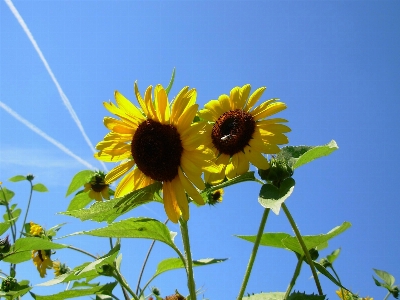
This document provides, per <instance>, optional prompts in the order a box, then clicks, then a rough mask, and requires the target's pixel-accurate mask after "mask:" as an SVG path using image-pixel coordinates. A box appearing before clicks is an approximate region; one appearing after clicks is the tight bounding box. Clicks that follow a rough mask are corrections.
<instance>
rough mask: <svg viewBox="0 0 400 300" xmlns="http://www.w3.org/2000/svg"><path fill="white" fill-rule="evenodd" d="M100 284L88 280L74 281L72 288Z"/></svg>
mask: <svg viewBox="0 0 400 300" xmlns="http://www.w3.org/2000/svg"><path fill="white" fill-rule="evenodd" d="M99 285H100V283H89V282H87V281H74V283H73V284H72V289H73V288H80V287H95V286H99Z"/></svg>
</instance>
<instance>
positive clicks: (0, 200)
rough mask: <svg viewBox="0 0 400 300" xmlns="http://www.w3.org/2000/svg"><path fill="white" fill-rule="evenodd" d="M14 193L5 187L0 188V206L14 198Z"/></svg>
mask: <svg viewBox="0 0 400 300" xmlns="http://www.w3.org/2000/svg"><path fill="white" fill-rule="evenodd" d="M14 195H15V193H14V192H13V191H11V190H9V189H7V188H6V187H2V188H1V190H0V204H3V205H4V203H5V202H7V203H9V202H10V201H11V199H12V198H13V197H14Z"/></svg>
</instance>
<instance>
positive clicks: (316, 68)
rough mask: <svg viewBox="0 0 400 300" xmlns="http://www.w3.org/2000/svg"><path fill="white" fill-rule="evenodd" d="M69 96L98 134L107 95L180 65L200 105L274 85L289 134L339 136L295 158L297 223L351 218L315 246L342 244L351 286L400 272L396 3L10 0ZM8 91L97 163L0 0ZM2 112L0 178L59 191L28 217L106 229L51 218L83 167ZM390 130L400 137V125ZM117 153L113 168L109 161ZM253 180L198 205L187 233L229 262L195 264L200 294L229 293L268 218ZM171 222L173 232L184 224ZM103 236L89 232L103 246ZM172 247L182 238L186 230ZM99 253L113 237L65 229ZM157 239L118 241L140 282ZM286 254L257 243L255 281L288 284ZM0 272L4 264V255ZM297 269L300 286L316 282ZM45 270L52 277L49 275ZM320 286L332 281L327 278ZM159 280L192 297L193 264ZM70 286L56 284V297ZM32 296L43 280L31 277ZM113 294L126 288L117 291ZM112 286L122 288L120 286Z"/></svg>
mask: <svg viewBox="0 0 400 300" xmlns="http://www.w3.org/2000/svg"><path fill="white" fill-rule="evenodd" d="M13 3H14V5H15V7H16V9H17V10H18V12H19V14H20V15H21V16H22V18H23V20H24V21H25V23H26V25H27V26H28V28H29V30H30V32H31V33H32V35H33V37H34V38H35V40H36V42H37V44H38V46H39V47H40V49H41V51H42V53H43V55H44V57H45V59H46V60H47V62H48V64H49V66H50V68H51V70H52V72H53V74H54V76H55V78H56V80H57V81H58V83H59V85H60V87H61V88H62V91H63V92H64V93H65V95H66V97H67V98H68V99H69V101H70V103H71V105H72V107H73V109H74V111H75V112H76V115H77V116H78V118H79V120H80V122H81V124H82V127H83V128H84V130H85V132H86V134H87V136H88V137H89V139H90V140H91V142H92V143H93V144H96V143H97V142H99V141H100V140H101V139H102V138H103V136H104V135H105V134H106V133H107V129H106V128H105V127H104V126H103V124H102V119H103V117H104V116H109V113H108V112H107V111H106V110H105V109H104V107H103V105H102V102H103V101H107V100H109V99H112V98H113V92H114V90H119V91H120V92H121V93H122V94H124V95H125V96H126V97H127V98H129V99H131V100H132V101H133V102H134V100H135V98H134V94H133V83H134V81H135V80H137V81H138V84H139V88H140V90H141V91H142V92H144V90H145V88H146V87H147V86H148V85H156V84H158V83H161V84H164V85H167V83H168V81H169V78H170V75H171V71H172V69H173V68H174V67H175V68H176V72H177V74H176V80H175V84H174V87H173V89H172V91H171V94H170V95H174V94H176V93H177V92H178V91H179V90H180V89H181V88H182V87H184V86H186V85H188V86H190V87H194V88H196V89H197V92H198V97H197V99H198V100H197V101H198V103H199V104H200V106H202V105H204V104H205V103H206V102H207V101H209V100H211V99H217V97H218V96H219V95H220V94H224V93H225V94H228V93H229V91H230V90H231V89H232V88H233V87H234V86H237V85H240V86H241V85H244V84H246V83H250V84H251V85H252V88H253V90H255V89H256V88H258V87H260V86H267V87H268V89H267V91H266V92H265V93H264V97H263V99H269V98H275V97H277V98H280V99H281V100H282V101H283V102H285V103H286V104H287V106H288V109H287V110H286V111H284V112H283V113H281V114H280V116H281V117H284V118H287V119H288V120H289V126H290V127H291V128H292V132H291V133H289V140H290V144H291V145H303V144H305V145H321V144H325V143H327V142H329V141H330V140H331V139H334V140H336V142H337V143H338V145H339V150H338V151H336V152H335V153H333V154H332V155H331V156H329V157H327V158H324V159H321V160H318V161H315V162H314V163H312V164H310V165H307V166H304V167H302V168H300V169H298V170H297V171H296V173H295V175H294V178H295V180H296V187H295V189H294V193H293V195H292V196H291V197H290V198H289V199H288V201H287V205H288V207H289V209H290V210H291V212H292V214H293V216H294V217H295V219H296V222H297V224H298V226H299V228H300V230H301V232H302V233H303V234H318V233H326V232H328V231H329V230H330V229H332V228H333V227H335V226H337V225H340V224H341V223H342V222H344V221H350V222H351V223H352V224H353V227H352V228H351V229H350V230H348V231H347V232H345V233H344V234H343V235H341V236H339V237H337V238H335V239H333V240H332V241H331V242H330V247H329V248H328V249H327V250H325V251H322V252H321V253H320V255H321V257H322V256H326V255H327V254H329V253H330V252H331V251H333V250H334V249H336V248H338V247H342V253H341V255H340V257H339V259H338V261H337V262H336V264H335V265H336V270H337V272H338V273H339V275H340V276H341V280H342V282H343V283H344V284H345V286H347V287H349V288H351V289H352V290H353V291H354V292H360V294H361V295H362V296H367V295H369V296H372V297H374V298H375V299H380V298H383V297H384V295H385V291H384V290H383V289H379V288H378V287H376V286H375V285H374V283H373V281H372V277H371V276H372V275H373V271H372V268H377V269H382V270H386V271H388V272H390V273H392V274H393V275H394V276H395V277H397V279H398V280H400V273H399V270H398V268H396V266H398V264H399V255H398V250H397V245H398V243H399V242H400V237H399V234H398V233H399V229H400V221H399V218H398V207H399V206H398V201H397V192H396V190H397V188H396V186H397V180H396V178H397V177H396V176H397V173H398V169H399V167H400V166H399V162H398V160H397V159H396V157H397V154H398V151H397V149H398V141H397V138H398V136H399V129H398V128H399V126H400V121H399V118H398V114H399V112H400V108H399V105H398V100H399V95H400V85H399V79H400V58H399V53H400V51H399V50H400V45H399V40H398V36H399V33H400V32H399V31H400V30H399V28H400V26H399V25H400V24H399V23H400V21H399V18H398V16H399V13H400V3H399V2H398V1H264V2H261V1H260V2H257V1H247V2H244V1H148V2H145V1H53V2H50V1H29V2H28V1H14V2H13ZM0 101H1V102H2V103H3V104H4V105H7V106H8V107H9V108H11V109H12V110H13V111H15V112H16V113H18V114H19V115H20V116H21V117H23V118H24V119H26V120H28V121H29V122H31V123H32V124H34V126H36V127H37V128H39V129H40V130H42V131H43V132H45V133H46V134H47V135H48V136H50V137H51V138H53V139H55V140H56V141H58V142H60V143H61V144H63V145H64V146H65V147H66V148H68V149H69V150H71V151H72V152H73V153H74V154H75V155H77V156H79V157H81V158H82V159H83V160H85V161H86V162H87V163H89V164H91V165H93V166H95V167H96V168H103V167H102V165H101V164H100V163H99V162H98V161H96V160H95V159H94V158H93V156H92V150H91V149H90V147H89V146H88V144H87V142H86V141H85V139H84V138H83V137H82V133H81V131H80V130H79V129H78V127H77V126H76V124H75V122H74V121H73V119H72V118H71V116H70V113H69V112H68V110H67V109H66V106H65V105H64V104H63V102H62V98H61V96H60V93H59V91H58V90H57V88H56V86H55V84H54V82H53V80H52V79H51V77H50V76H49V73H48V72H47V70H46V68H45V67H44V64H43V61H42V60H41V59H40V58H39V56H38V54H37V52H36V51H35V49H34V47H33V46H32V43H31V42H30V40H29V39H28V38H27V35H26V33H25V32H24V31H23V29H22V27H21V26H20V24H19V23H18V21H17V19H16V18H15V16H14V14H13V13H12V12H11V10H10V9H9V6H8V5H7V3H6V2H4V1H1V2H0ZM2 107H3V109H0V137H1V140H0V180H1V181H3V184H4V185H5V186H6V187H7V188H9V189H11V190H14V191H16V192H17V196H16V197H15V200H14V201H16V202H17V203H18V205H19V206H20V207H21V208H23V209H24V208H25V206H26V202H27V197H28V184H27V183H25V184H24V183H10V182H7V179H8V178H10V177H12V176H14V175H17V174H27V173H33V174H34V175H35V176H36V179H35V182H42V183H44V184H45V185H47V186H48V188H49V190H50V192H49V193H46V194H35V195H34V199H33V207H32V210H31V211H30V214H29V217H28V220H32V221H34V222H37V223H40V224H42V225H44V226H45V227H47V228H49V227H51V226H53V225H55V224H59V223H62V222H68V224H67V225H66V226H65V227H64V228H63V229H62V231H61V232H60V234H61V235H63V234H68V233H72V232H75V231H79V230H82V229H92V228H97V227H99V226H101V224H96V223H91V222H85V223H83V224H82V223H80V222H78V221H77V220H75V219H73V218H67V217H64V216H60V215H56V213H57V212H60V211H63V210H65V209H66V208H67V206H68V199H66V198H65V197H64V195H65V192H66V189H67V187H68V184H69V182H70V180H71V178H72V176H73V175H74V174H75V173H77V172H78V171H80V170H82V169H85V168H86V167H85V166H84V165H83V164H81V163H80V162H78V161H77V160H76V159H74V158H72V157H71V156H68V155H67V154H66V153H64V152H63V151H61V150H60V149H59V148H57V147H56V146H54V145H53V144H51V143H49V141H48V140H46V139H44V138H43V137H41V136H39V135H38V134H37V133H35V132H33V131H32V130H30V129H29V128H28V127H27V126H25V125H24V124H22V123H21V122H20V121H18V120H17V119H16V118H14V117H13V116H11V115H10V113H8V112H7V111H6V110H5V109H4V106H2ZM396 132H397V133H396ZM112 167H113V166H112V164H107V168H108V169H111V168H112ZM258 191H259V186H258V185H257V184H256V183H245V184H243V185H240V186H234V187H231V188H228V189H227V190H226V191H225V197H224V201H223V203H222V204H221V205H218V206H217V207H202V208H200V209H198V208H195V207H194V206H193V207H191V219H190V223H189V229H190V231H191V239H192V250H193V256H194V258H195V259H198V258H206V257H216V258H229V260H228V261H227V262H225V263H223V264H219V265H214V266H209V267H204V268H198V269H195V278H196V281H197V286H198V287H203V289H204V291H205V293H204V297H205V298H210V299H234V298H235V296H236V295H237V293H238V290H239V286H240V283H241V279H242V276H243V273H244V270H245V266H246V264H247V261H248V257H249V254H250V251H251V246H252V245H251V244H250V243H247V242H245V241H242V240H239V239H237V238H235V237H234V236H233V235H235V234H243V235H245V234H248V235H251V234H256V232H257V228H258V223H259V220H260V218H261V215H262V208H261V206H260V205H259V204H258V202H257V196H258ZM129 216H149V217H153V218H157V219H159V220H161V221H164V220H165V218H166V217H165V213H164V211H163V208H162V207H161V206H160V205H159V204H151V205H148V206H146V207H143V208H139V209H137V210H134V211H132V212H130V213H129ZM170 229H171V230H174V231H178V227H177V226H175V225H171V226H170ZM266 231H273V232H289V233H291V229H290V227H289V225H288V222H287V220H286V218H285V217H284V215H283V214H281V215H279V216H275V215H270V218H269V220H268V223H267V227H266ZM94 241H96V243H94ZM177 241H178V242H179V238H178V240H177ZM63 242H64V243H71V244H74V245H75V246H79V247H82V248H85V249H87V250H89V251H91V252H93V253H96V254H103V253H105V252H106V251H107V249H108V240H106V239H104V240H100V241H99V240H93V239H90V238H87V237H76V238H71V239H68V240H63ZM148 245H149V242H148V241H141V240H134V241H126V242H124V244H123V245H122V253H123V264H125V266H124V269H123V272H124V274H125V275H126V277H127V278H128V280H129V281H130V283H131V285H132V286H134V287H135V286H136V280H137V275H138V272H139V269H140V267H141V264H142V260H143V258H144V256H145V253H146V251H147V248H148ZM170 256H174V253H173V252H172V251H171V250H170V249H168V248H167V247H166V246H164V245H160V244H159V245H156V248H155V251H154V252H153V254H152V256H151V262H150V263H149V265H148V268H147V270H146V273H145V279H144V280H145V281H146V278H149V276H150V275H151V274H152V273H153V272H154V270H155V266H156V264H157V262H158V261H159V260H161V259H162V258H167V257H170ZM55 258H59V259H60V260H62V261H65V262H67V263H68V264H69V265H70V266H71V267H74V266H76V265H77V264H78V263H81V262H83V261H84V259H86V258H85V257H82V256H81V255H80V254H76V253H71V251H70V250H62V251H58V252H57V254H56V255H55ZM295 263H296V261H295V257H294V255H293V254H291V253H289V252H286V251H283V250H276V249H269V248H261V249H260V251H259V256H258V257H257V261H256V264H257V265H256V266H255V269H254V272H253V274H252V277H251V279H250V283H249V285H248V288H247V291H248V292H260V291H284V290H285V289H286V287H287V284H288V283H289V281H290V278H291V276H292V271H293V269H294V266H295ZM0 268H1V269H6V267H5V266H1V267H0ZM17 272H18V278H19V279H22V278H29V279H31V282H32V283H33V284H36V283H40V282H42V281H43V280H41V279H40V278H39V276H38V275H37V274H36V270H35V269H34V267H33V264H32V263H31V262H27V263H24V264H22V265H20V266H18V268H17ZM310 276H311V274H310V271H309V270H308V268H307V267H306V266H304V267H303V272H302V275H301V277H300V278H299V279H298V282H297V285H296V287H295V288H296V289H300V290H301V291H303V290H305V291H307V292H316V290H315V286H314V284H313V281H312V280H311V279H310ZM51 277H52V274H49V275H48V278H51ZM322 283H323V289H324V292H325V293H327V294H328V296H329V298H330V299H334V298H336V295H334V291H335V287H334V286H333V285H332V284H330V283H329V282H328V281H326V280H325V279H322ZM154 285H155V286H157V287H159V288H160V290H161V292H162V293H163V295H164V296H165V295H169V294H172V293H173V292H174V290H175V288H177V289H178V290H179V291H181V292H182V293H183V294H185V293H186V292H187V290H186V288H185V275H184V272H183V271H174V272H171V273H166V274H164V275H161V276H160V277H159V278H158V279H157V280H156V281H155V282H154ZM61 288H62V287H57V288H54V289H52V290H51V292H55V291H57V290H58V289H61ZM34 291H36V292H37V293H38V294H45V293H49V292H50V290H47V289H41V288H36V287H35V289H34ZM118 292H119V291H118ZM118 292H117V294H118Z"/></svg>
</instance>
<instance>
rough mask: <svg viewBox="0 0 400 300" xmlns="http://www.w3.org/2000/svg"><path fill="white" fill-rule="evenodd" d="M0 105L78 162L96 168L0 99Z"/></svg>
mask: <svg viewBox="0 0 400 300" xmlns="http://www.w3.org/2000/svg"><path fill="white" fill-rule="evenodd" d="M0 107H1V108H2V109H4V110H5V111H6V112H8V113H9V114H10V115H11V116H13V117H14V118H15V119H17V120H18V121H20V122H21V123H22V124H24V125H25V126H26V127H28V128H29V129H30V130H32V131H33V132H35V133H37V134H38V135H40V136H41V137H42V138H44V139H45V140H47V141H49V142H50V143H52V144H53V145H54V146H56V147H57V148H58V149H60V150H61V151H62V152H64V153H65V154H68V155H69V156H71V157H73V158H74V159H75V160H77V161H78V162H80V163H81V164H83V165H84V166H85V167H87V168H89V169H96V168H95V167H93V166H92V165H91V164H90V163H88V162H87V161H86V160H84V159H82V158H80V157H79V156H78V155H76V154H74V153H73V152H72V151H71V150H69V149H68V148H67V147H65V146H64V145H63V144H61V143H60V142H58V141H56V140H55V139H53V138H52V137H50V136H48V135H47V134H46V133H44V132H43V131H42V130H40V129H39V128H37V127H36V126H35V125H33V124H32V123H30V122H29V121H28V120H26V119H24V118H23V117H21V116H20V115H19V114H17V113H16V112H15V111H13V110H12V109H11V108H10V107H8V106H7V105H6V104H4V103H3V102H1V101H0Z"/></svg>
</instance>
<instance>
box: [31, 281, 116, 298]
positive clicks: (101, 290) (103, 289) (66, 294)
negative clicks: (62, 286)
mask: <svg viewBox="0 0 400 300" xmlns="http://www.w3.org/2000/svg"><path fill="white" fill-rule="evenodd" d="M117 283H118V282H111V283H107V284H104V285H99V286H95V287H92V288H88V289H74V290H69V291H63V292H59V293H57V294H53V295H47V296H40V295H36V294H34V293H31V295H32V297H33V298H34V299H36V300H64V299H69V298H76V297H82V296H89V295H96V294H103V295H111V293H112V290H113V289H114V288H115V286H116V285H117Z"/></svg>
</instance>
